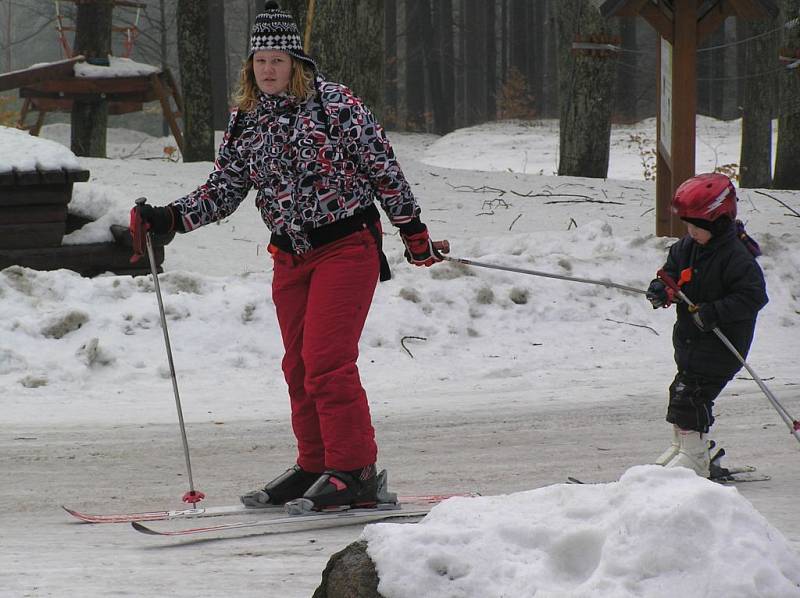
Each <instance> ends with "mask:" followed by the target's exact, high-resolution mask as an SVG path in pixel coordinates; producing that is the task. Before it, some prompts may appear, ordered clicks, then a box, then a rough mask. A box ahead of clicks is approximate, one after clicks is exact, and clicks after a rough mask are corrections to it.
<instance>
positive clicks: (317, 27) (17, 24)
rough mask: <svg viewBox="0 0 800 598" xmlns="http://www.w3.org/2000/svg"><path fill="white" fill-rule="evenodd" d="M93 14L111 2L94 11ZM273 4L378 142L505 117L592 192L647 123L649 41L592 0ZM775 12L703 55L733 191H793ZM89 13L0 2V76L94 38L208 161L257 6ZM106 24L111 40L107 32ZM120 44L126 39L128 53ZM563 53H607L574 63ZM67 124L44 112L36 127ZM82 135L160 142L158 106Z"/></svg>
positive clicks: (169, 0)
mask: <svg viewBox="0 0 800 598" xmlns="http://www.w3.org/2000/svg"><path fill="white" fill-rule="evenodd" d="M104 4H105V5H108V4H109V3H108V2H106V1H105V0H100V1H99V2H96V3H94V5H95V6H99V7H102V6H103V5H104ZM280 4H281V6H282V7H283V8H285V9H286V10H288V11H290V12H291V13H293V14H294V15H295V17H296V19H297V22H298V24H299V25H300V28H301V32H302V33H303V34H304V35H305V36H306V38H307V39H306V43H307V46H308V51H309V53H311V54H312V56H314V57H315V59H317V61H318V63H319V64H320V65H321V66H322V70H323V72H324V73H325V74H326V75H327V76H328V77H329V78H331V79H333V80H338V81H341V82H343V83H345V84H347V85H349V86H350V87H352V88H353V90H354V91H355V92H356V93H357V94H358V95H360V96H361V97H362V98H364V100H365V101H366V103H367V104H368V105H369V106H370V107H371V108H372V109H373V111H374V112H376V114H377V115H378V116H379V119H380V120H381V121H382V123H383V124H384V126H385V127H386V128H387V129H390V130H396V131H408V132H430V133H436V134H440V135H443V134H446V133H448V132H450V131H453V130H455V129H459V128H464V127H469V126H473V125H476V124H480V123H484V122H489V121H495V120H502V119H520V120H523V121H534V120H537V119H558V120H560V121H561V139H562V143H561V146H562V147H561V152H560V156H559V174H562V175H574V176H590V177H600V178H603V177H605V176H606V174H607V168H608V138H609V132H610V127H611V124H612V123H630V122H637V121H640V120H642V119H644V118H649V117H652V116H654V115H655V113H656V104H657V101H658V98H657V88H656V80H657V73H658V67H657V64H656V47H657V43H658V38H657V34H656V33H655V31H654V30H653V29H652V28H651V27H650V26H649V25H648V24H647V23H646V22H645V21H644V20H643V19H640V18H604V17H602V16H601V13H600V5H601V4H602V2H599V1H596V0H558V1H557V0H494V1H484V0H317V1H316V2H314V1H313V0H312V1H309V0H282V1H281V2H280ZM666 4H667V5H668V4H669V2H667V3H666ZM706 4H713V3H708V2H706V3H700V2H699V3H698V5H699V6H700V9H702V7H703V6H704V5H706ZM776 5H777V6H778V7H779V9H780V12H779V14H778V15H777V16H776V18H774V19H769V20H762V21H746V20H743V19H737V18H728V19H727V20H726V21H725V22H724V23H723V25H722V26H721V27H719V28H718V29H717V30H716V31H715V32H714V33H713V34H712V35H711V36H710V37H708V38H707V39H705V40H704V41H703V43H702V46H701V47H700V48H699V50H698V53H697V61H698V62H697V64H698V69H697V71H698V72H697V83H698V94H697V98H698V101H697V112H698V114H703V115H707V116H711V117H713V118H717V119H723V120H732V119H742V149H741V157H740V160H739V162H738V163H734V164H725V165H720V168H721V169H722V170H723V171H724V172H725V173H726V174H729V175H732V176H734V177H736V178H737V179H739V184H740V185H741V186H744V187H762V188H763V187H771V186H774V187H778V188H784V189H800V152H796V151H794V150H793V148H796V147H800V76H798V75H800V68H797V66H798V64H800V27H798V18H797V17H798V15H800V0H778V1H777V2H776ZM87 6H88V7H91V6H92V4H88V5H87V4H77V5H76V3H74V2H71V1H65V0H61V1H54V0H0V72H8V71H12V70H17V69H23V68H27V67H29V66H30V65H32V64H34V63H40V62H52V61H55V60H60V59H62V58H64V57H65V54H67V53H68V52H70V51H71V52H73V53H74V52H77V51H81V52H82V53H84V54H86V53H87V52H86V50H87V49H89V50H90V52H89V53H91V50H92V49H95V50H96V47H97V45H98V39H92V38H93V37H94V38H96V37H98V36H100V37H101V38H103V39H100V40H99V44H100V46H102V45H103V44H104V43H105V44H107V45H108V47H109V49H110V50H111V53H113V54H114V55H117V56H125V55H128V56H129V57H130V58H131V59H132V60H135V61H138V62H144V63H147V64H152V65H158V66H162V67H166V68H169V69H170V70H171V71H172V72H173V74H174V75H175V76H176V78H177V79H178V80H179V82H180V84H181V85H182V87H183V92H184V93H183V95H184V98H185V100H186V107H185V115H186V116H187V119H186V123H185V127H186V131H185V133H186V143H187V147H186V149H185V151H184V153H183V159H184V161H200V160H212V159H213V155H214V152H215V150H216V147H215V146H214V141H213V131H214V130H220V129H224V127H225V124H226V122H227V116H228V112H229V109H230V94H231V91H232V90H233V89H234V88H235V87H236V83H237V81H238V76H239V70H240V68H241V65H242V61H243V59H244V58H246V56H247V51H248V43H249V29H250V26H251V24H252V22H253V20H254V18H255V15H256V14H258V13H259V12H261V11H262V10H263V6H264V3H263V0H226V1H223V0H202V1H197V0H140V1H128V0H116V2H115V6H114V7H113V9H111V8H102V9H93V8H87ZM88 10H91V11H95V14H94V15H92V20H87V18H86V14H87V13H86V12H84V13H83V14H81V11H88ZM59 17H60V18H59ZM82 19H83V30H84V35H83V38H80V37H78V36H75V34H74V32H73V31H70V30H65V31H64V32H63V39H61V37H60V34H59V32H58V31H57V29H58V26H59V25H62V26H63V27H65V28H69V27H71V26H72V27H77V28H78V31H79V32H80V30H81V20H82ZM112 25H113V28H114V30H113V33H110V34H108V33H106V29H108V31H111V27H112ZM307 33H310V35H307ZM130 35H133V36H134V37H135V39H134V40H133V42H134V43H133V44H132V46H131V48H130V49H128V47H126V40H127V41H130V37H129V36H130ZM106 38H107V39H106ZM87 40H88V41H87ZM575 41H583V42H586V41H593V42H597V43H599V44H601V45H600V46H599V48H603V47H604V44H609V45H610V46H613V49H597V50H583V51H576V50H575V49H573V43H574V42H575ZM87 44H88V45H87ZM81 45H84V46H86V47H84V48H80V47H79V46H81ZM20 103H21V102H20V100H19V99H18V98H16V97H15V95H14V94H12V93H9V92H6V95H4V96H0V120H2V122H0V124H14V122H15V119H16V117H17V115H18V110H19V106H20ZM576 110H583V111H588V112H589V118H586V115H584V117H583V118H581V119H575V118H571V117H570V115H571V114H572V115H574V113H575V111H576ZM69 118H70V117H69V115H65V114H61V115H57V114H50V115H48V117H47V122H58V121H68V120H69ZM90 122H92V123H95V124H96V125H97V126H101V128H102V129H103V136H104V129H105V126H114V127H121V128H129V129H136V130H142V131H145V132H148V133H150V134H159V133H160V134H163V135H166V134H167V129H166V127H165V125H164V123H163V120H162V116H161V109H160V106H159V105H158V103H157V102H156V103H153V104H151V105H147V106H145V110H144V111H143V112H141V113H135V114H130V115H123V116H118V117H115V116H110V117H108V118H107V119H105V118H97V117H95V118H93V119H90ZM775 135H777V143H775V142H774V140H773V136H775ZM632 141H633V142H635V140H632ZM773 147H776V151H775V154H774V155H773ZM73 149H74V148H73ZM99 151H100V154H98V153H93V154H89V155H93V156H94V157H103V156H102V155H101V154H102V151H104V149H101V150H99ZM641 152H642V156H643V162H646V161H647V157H648V155H650V154H652V153H654V152H655V148H651V147H646V146H643V147H642V148H641ZM76 153H77V152H76ZM79 155H80V154H79ZM651 175H652V176H654V173H651Z"/></svg>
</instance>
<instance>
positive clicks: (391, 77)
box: [383, 0, 398, 129]
mask: <svg viewBox="0 0 800 598" xmlns="http://www.w3.org/2000/svg"><path fill="white" fill-rule="evenodd" d="M383 56H384V58H383V61H384V67H383V68H384V71H383V125H384V126H385V127H386V128H389V129H392V128H395V127H397V112H398V105H397V1H396V0H386V7H385V8H384V13H383Z"/></svg>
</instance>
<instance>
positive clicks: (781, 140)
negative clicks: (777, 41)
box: [772, 0, 800, 189]
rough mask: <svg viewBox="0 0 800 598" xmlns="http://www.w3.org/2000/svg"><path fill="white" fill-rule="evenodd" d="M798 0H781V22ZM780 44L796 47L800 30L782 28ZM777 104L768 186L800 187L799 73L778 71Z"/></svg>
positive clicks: (799, 5)
mask: <svg viewBox="0 0 800 598" xmlns="http://www.w3.org/2000/svg"><path fill="white" fill-rule="evenodd" d="M798 12H800V0H782V2H781V17H780V18H781V19H782V20H783V21H782V22H785V21H788V20H789V19H791V18H793V17H795V16H797V14H798ZM781 44H782V46H783V47H788V48H797V47H800V30H799V29H798V28H797V27H795V28H794V29H791V30H784V38H783V41H782V42H781ZM780 80H781V87H780V106H781V113H780V117H779V120H778V147H777V149H776V151H775V176H774V178H773V181H772V186H773V187H775V188H776V189H800V152H799V151H797V148H798V147H800V77H799V76H798V74H797V72H796V71H794V70H793V71H788V72H785V73H781V75H780Z"/></svg>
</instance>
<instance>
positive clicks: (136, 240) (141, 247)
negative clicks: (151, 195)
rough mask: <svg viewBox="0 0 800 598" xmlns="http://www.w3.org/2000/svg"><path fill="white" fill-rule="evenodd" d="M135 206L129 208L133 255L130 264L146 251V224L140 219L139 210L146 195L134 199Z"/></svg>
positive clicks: (145, 201) (144, 202) (145, 200)
mask: <svg viewBox="0 0 800 598" xmlns="http://www.w3.org/2000/svg"><path fill="white" fill-rule="evenodd" d="M135 203H136V206H135V207H134V208H133V209H132V210H131V220H130V225H129V227H128V228H129V229H130V231H131V244H132V246H133V255H132V256H131V260H130V262H131V264H135V263H136V262H138V261H139V260H140V259H141V258H142V257H144V254H145V252H146V251H147V241H146V239H145V237H146V236H147V228H148V225H147V223H145V221H144V220H143V219H142V213H141V211H140V210H139V208H141V206H143V205H144V204H146V203H147V198H146V197H140V198H138V199H137V200H136V202H135Z"/></svg>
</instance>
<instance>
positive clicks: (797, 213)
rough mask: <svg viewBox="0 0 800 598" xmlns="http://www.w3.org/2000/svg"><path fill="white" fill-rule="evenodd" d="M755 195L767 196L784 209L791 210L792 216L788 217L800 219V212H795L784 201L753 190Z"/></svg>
mask: <svg viewBox="0 0 800 598" xmlns="http://www.w3.org/2000/svg"><path fill="white" fill-rule="evenodd" d="M753 193H758V194H759V195H766V196H767V197H769V198H770V199H774V200H775V201H777V202H778V203H779V204H781V205H782V206H783V207H784V208H786V209H787V210H789V211H790V212H791V214H786V215H787V216H792V215H793V216H797V217H798V218H800V212H798V211H797V210H795V209H794V208H793V207H791V206H789V205H787V204H786V203H785V202H783V201H782V200H780V199H778V198H777V197H775V196H774V195H770V194H769V193H764V192H763V191H757V190H755V189H754V190H753Z"/></svg>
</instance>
